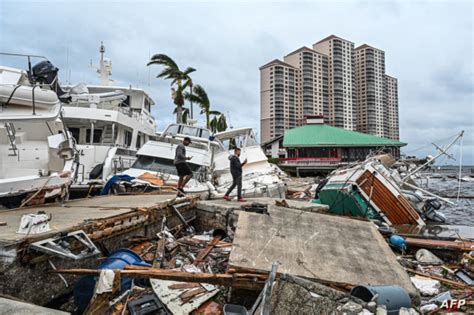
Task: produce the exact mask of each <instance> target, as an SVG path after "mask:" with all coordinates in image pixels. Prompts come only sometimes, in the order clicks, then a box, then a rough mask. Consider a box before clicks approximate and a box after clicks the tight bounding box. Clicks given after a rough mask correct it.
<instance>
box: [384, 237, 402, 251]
mask: <svg viewBox="0 0 474 315" xmlns="http://www.w3.org/2000/svg"><path fill="white" fill-rule="evenodd" d="M388 242H389V243H390V245H392V246H393V247H395V248H397V249H400V250H404V249H406V248H407V244H406V242H405V239H404V238H403V237H401V236H399V235H392V236H390V238H389V239H388Z"/></svg>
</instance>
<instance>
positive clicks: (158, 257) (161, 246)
mask: <svg viewBox="0 0 474 315" xmlns="http://www.w3.org/2000/svg"><path fill="white" fill-rule="evenodd" d="M165 244H166V239H165V238H162V239H160V240H158V242H156V253H155V259H153V268H161V267H162V265H163V260H164V259H165V250H166V246H165Z"/></svg>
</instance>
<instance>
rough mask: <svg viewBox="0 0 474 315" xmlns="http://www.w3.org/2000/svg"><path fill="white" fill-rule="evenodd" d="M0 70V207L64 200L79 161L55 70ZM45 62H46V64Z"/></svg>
mask: <svg viewBox="0 0 474 315" xmlns="http://www.w3.org/2000/svg"><path fill="white" fill-rule="evenodd" d="M2 55H3V56H5V55H8V56H16V57H18V56H21V57H26V58H28V64H29V70H28V71H25V70H22V69H16V68H11V67H5V66H0V205H1V206H3V207H7V208H13V207H18V206H22V205H28V204H33V203H43V202H45V200H47V199H49V198H57V197H62V198H67V197H68V192H69V190H68V189H69V186H70V184H71V183H72V181H73V179H74V174H75V171H76V165H77V155H76V151H75V148H74V141H73V139H72V138H71V135H70V134H69V133H68V132H67V130H66V128H65V126H64V124H63V121H62V117H61V109H62V104H61V102H60V100H59V98H58V93H57V92H58V91H57V90H55V88H57V86H54V83H53V84H50V83H51V82H57V77H56V75H57V68H55V67H54V66H53V65H52V64H51V63H50V62H49V61H42V62H40V63H39V64H37V65H36V66H34V67H31V62H30V60H31V59H33V58H44V57H39V56H26V55H15V54H2ZM44 59H45V58H44Z"/></svg>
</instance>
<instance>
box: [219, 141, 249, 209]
mask: <svg viewBox="0 0 474 315" xmlns="http://www.w3.org/2000/svg"><path fill="white" fill-rule="evenodd" d="M229 160H230V173H231V174H232V180H233V181H232V185H231V186H230V187H229V189H228V190H227V192H226V193H225V196H224V199H225V200H227V201H231V200H232V199H231V198H230V197H229V194H230V193H231V192H232V190H234V188H235V186H237V200H238V201H245V200H244V198H242V166H244V165H245V164H247V159H245V160H244V161H243V162H240V148H235V149H234V154H233V155H231V156H229Z"/></svg>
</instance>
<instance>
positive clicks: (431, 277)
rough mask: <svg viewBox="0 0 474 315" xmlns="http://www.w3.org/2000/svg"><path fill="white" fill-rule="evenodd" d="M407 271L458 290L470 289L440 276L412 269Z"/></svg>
mask: <svg viewBox="0 0 474 315" xmlns="http://www.w3.org/2000/svg"><path fill="white" fill-rule="evenodd" d="M406 270H407V271H409V272H412V273H414V274H417V275H419V276H423V277H426V278H430V279H433V280H438V281H439V282H443V283H445V284H449V285H452V286H455V287H458V288H462V289H467V288H469V285H467V284H464V283H462V282H459V281H454V280H449V279H446V278H443V277H440V276H437V275H432V274H429V273H425V272H421V271H417V270H413V269H410V268H406Z"/></svg>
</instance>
